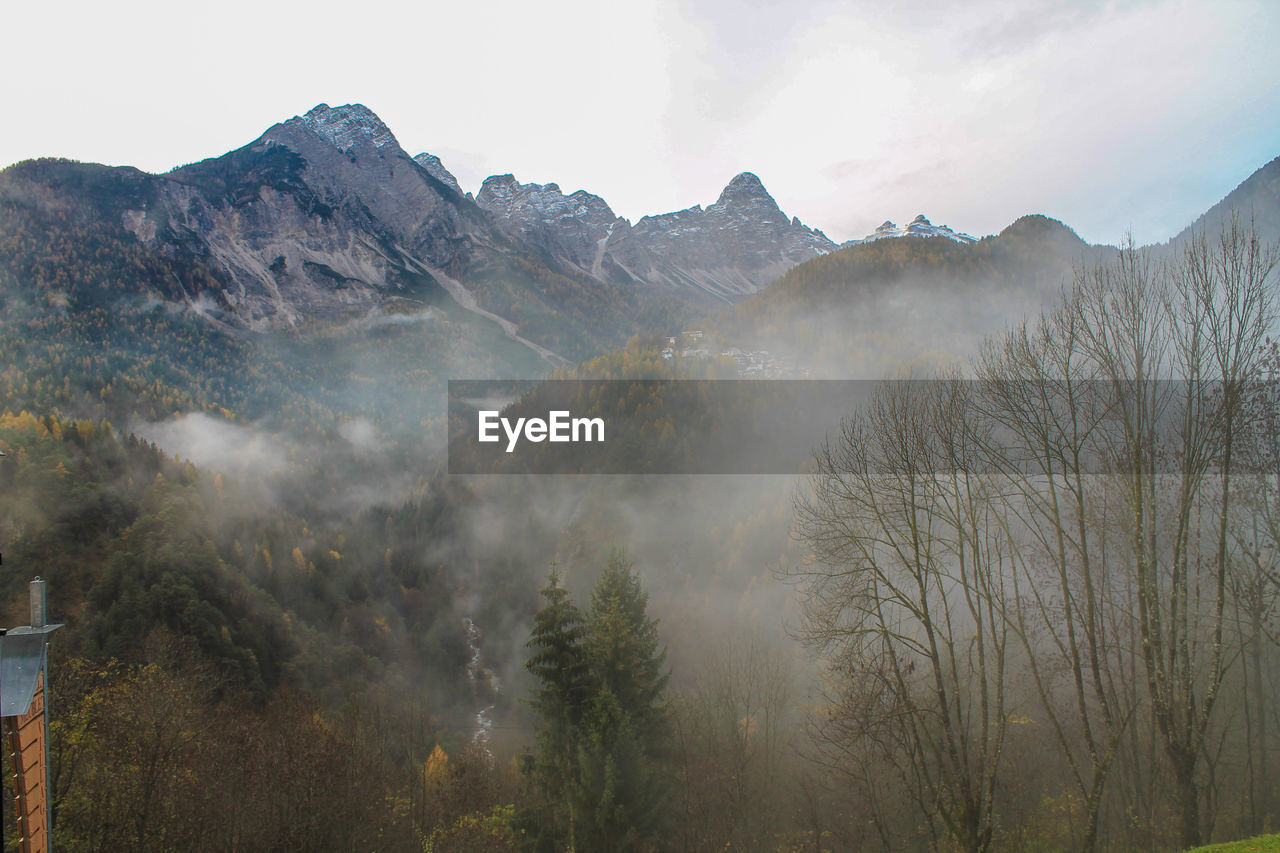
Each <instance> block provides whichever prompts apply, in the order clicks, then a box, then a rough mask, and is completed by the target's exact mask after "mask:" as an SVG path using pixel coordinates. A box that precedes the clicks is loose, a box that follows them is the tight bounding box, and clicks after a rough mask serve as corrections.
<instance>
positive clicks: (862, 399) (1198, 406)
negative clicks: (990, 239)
mask: <svg viewBox="0 0 1280 853" xmlns="http://www.w3.org/2000/svg"><path fill="white" fill-rule="evenodd" d="M1278 404H1280V394H1278V393H1277V389H1276V386H1275V384H1274V383H1267V382H1259V383H1253V384H1251V385H1248V386H1243V385H1241V386H1233V387H1231V388H1224V386H1223V385H1222V384H1221V383H1194V384H1193V383H1188V382H1181V381H1144V382H1134V383H1123V382H1121V383H1116V382H1106V381H1090V382H1079V381H1077V382H1075V383H1074V384H1067V383H1057V384H1054V383H1032V382H1025V381H1005V382H984V381H980V380H910V379H905V380H815V379H795V380H791V379H777V380H745V379H744V380H658V379H637V380H625V379H624V380H516V381H510V380H451V381H450V382H449V473H451V474H779V475H794V474H802V473H805V472H807V471H811V470H813V469H814V467H815V465H816V464H817V463H816V462H815V460H816V459H817V458H822V459H823V460H824V462H825V464H826V466H827V467H828V468H829V467H830V466H831V465H832V464H836V465H844V466H848V467H850V468H854V467H856V468H859V469H863V470H871V471H875V472H878V473H903V472H909V471H910V470H911V469H912V468H919V469H921V470H923V469H934V470H936V469H939V468H947V469H963V470H969V471H986V472H992V471H994V472H1001V471H1007V472H1009V473H1013V472H1019V473H1022V474H1028V473H1029V474H1050V473H1061V472H1062V471H1063V468H1064V466H1067V465H1068V464H1069V465H1070V466H1072V467H1074V468H1075V469H1076V470H1079V471H1080V472H1082V473H1108V472H1116V471H1123V470H1127V469H1129V468H1131V467H1132V466H1134V465H1140V466H1143V467H1144V468H1150V469H1151V470H1152V471H1157V472H1161V473H1168V472H1171V471H1178V470H1182V469H1184V468H1186V467H1187V466H1193V467H1195V468H1197V469H1198V470H1200V471H1202V472H1208V471H1211V470H1213V469H1214V468H1215V466H1216V465H1217V463H1218V461H1219V460H1217V459H1216V458H1215V453H1217V452H1218V451H1219V450H1220V449H1221V447H1222V446H1223V442H1224V440H1225V437H1226V435H1225V433H1223V434H1222V435H1214V434H1213V433H1214V432H1215V431H1217V432H1222V431H1223V430H1224V429H1226V428H1228V427H1230V428H1231V429H1232V430H1233V433H1232V435H1233V436H1234V438H1233V439H1232V440H1233V441H1235V442H1236V447H1237V452H1236V456H1235V458H1234V461H1233V466H1238V467H1239V468H1241V469H1244V468H1253V469H1257V468H1259V467H1261V468H1262V469H1264V470H1266V469H1268V467H1269V466H1271V467H1274V463H1275V457H1276V456H1277V455H1278V454H1277V453H1276V452H1274V451H1273V450H1271V449H1269V448H1271V447H1276V446H1280V442H1277V441H1276V440H1275V437H1276V435H1277V433H1280V429H1277V426H1280V419H1277V417H1276V413H1277V411H1280V405H1278ZM855 414H856V415H857V416H856V417H855ZM1189 430H1191V431H1192V432H1188V431H1189ZM1206 430H1207V431H1209V433H1206V432H1205V431H1206ZM1192 434H1194V435H1197V436H1199V439H1200V449H1199V450H1198V451H1195V453H1193V454H1192V455H1191V456H1188V451H1187V448H1188V447H1189V444H1188V442H1187V440H1186V439H1187V437H1188V435H1192ZM1206 436H1207V437H1208V438H1209V439H1210V440H1209V441H1207V442H1206V441H1204V439H1205V438H1206ZM1195 454H1199V455H1195Z"/></svg>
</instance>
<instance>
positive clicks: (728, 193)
mask: <svg viewBox="0 0 1280 853" xmlns="http://www.w3.org/2000/svg"><path fill="white" fill-rule="evenodd" d="M760 201H767V202H768V203H769V204H771V205H773V206H774V207H777V203H776V202H775V201H774V200H773V196H771V195H769V191H768V190H766V189H765V188H764V184H763V183H762V182H761V181H760V179H759V178H758V177H756V176H755V175H754V174H752V173H751V172H742V173H741V174H739V175H737V176H735V177H734V179H733V180H732V181H730V182H729V183H728V184H727V185H726V186H725V188H724V190H722V191H721V193H720V198H719V199H717V200H716V204H717V205H719V206H720V207H727V206H729V205H733V204H740V203H749V202H760Z"/></svg>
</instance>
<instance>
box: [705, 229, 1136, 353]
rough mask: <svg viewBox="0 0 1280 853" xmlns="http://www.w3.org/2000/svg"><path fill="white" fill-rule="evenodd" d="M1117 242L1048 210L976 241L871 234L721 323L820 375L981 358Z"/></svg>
mask: <svg viewBox="0 0 1280 853" xmlns="http://www.w3.org/2000/svg"><path fill="white" fill-rule="evenodd" d="M1114 251H1115V250H1114V249H1113V248H1111V247H1106V246H1090V245H1088V244H1086V243H1085V242H1084V241H1083V240H1081V239H1080V237H1079V236H1078V235H1077V234H1076V233H1075V232H1074V231H1072V230H1071V229H1070V228H1068V227H1067V226H1065V225H1063V224H1062V223H1061V222H1058V221H1057V220H1054V219H1049V218H1048V217H1045V216H1024V217H1022V218H1021V219H1019V220H1017V221H1016V222H1014V223H1013V224H1012V225H1010V226H1009V227H1008V228H1006V229H1004V230H1003V231H1002V232H1000V234H998V235H996V236H993V237H986V238H983V239H982V240H979V241H976V242H972V243H970V242H965V241H962V240H955V239H927V240H924V239H922V240H908V239H878V240H871V241H869V242H864V243H860V244H856V245H852V246H849V247H848V248H844V249H841V250H840V251H838V252H833V253H831V254H829V255H826V256H825V257H821V258H817V259H815V260H812V261H809V262H808V263H805V264H801V265H799V266H797V267H795V268H793V269H792V270H790V271H789V272H788V273H787V274H786V275H784V276H783V277H782V278H781V279H779V280H778V281H777V282H776V283H775V284H773V285H772V286H770V287H768V288H766V289H765V290H763V291H761V292H760V293H757V294H756V295H755V296H753V297H751V298H750V299H748V300H747V301H745V302H744V303H742V304H741V305H739V306H738V307H737V309H736V310H735V311H734V312H733V315H732V316H731V317H730V318H727V319H726V321H725V323H724V324H723V327H722V328H721V329H720V330H717V331H719V332H720V333H721V336H722V337H723V338H724V339H725V340H724V342H725V343H732V344H733V345H736V346H738V347H739V348H742V349H751V350H758V349H762V348H763V349H768V350H770V351H772V352H775V353H777V354H779V355H783V356H786V357H787V358H789V359H791V360H792V361H794V362H796V363H800V364H803V365H805V366H807V367H808V368H810V370H811V375H814V376H832V377H840V378H846V377H852V378H879V377H881V376H883V375H886V374H888V373H893V372H895V371H897V370H899V369H901V368H902V367H903V366H905V365H914V366H917V367H927V366H932V365H938V364H943V363H948V362H952V361H954V360H956V359H963V358H967V357H971V356H973V355H975V354H976V353H977V350H978V346H979V345H980V344H981V342H982V340H983V339H984V338H985V337H986V336H988V335H991V334H995V333H998V332H1000V331H1002V330H1003V329H1005V328H1007V327H1008V326H1009V325H1010V324H1012V323H1015V322H1017V321H1018V320H1020V319H1021V318H1023V317H1027V316H1032V315H1035V314H1038V313H1039V312H1040V310H1041V309H1042V307H1043V306H1044V305H1046V304H1047V303H1048V302H1049V301H1051V300H1052V299H1055V298H1056V297H1057V296H1058V293H1059V290H1060V288H1062V287H1063V286H1065V285H1068V284H1069V283H1070V281H1071V278H1072V272H1073V265H1075V264H1078V263H1081V262H1083V263H1092V262H1094V261H1096V260H1099V259H1102V258H1105V257H1109V256H1110V255H1111V254H1112V253H1113V252H1114Z"/></svg>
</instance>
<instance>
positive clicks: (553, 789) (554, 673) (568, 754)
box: [525, 566, 593, 849]
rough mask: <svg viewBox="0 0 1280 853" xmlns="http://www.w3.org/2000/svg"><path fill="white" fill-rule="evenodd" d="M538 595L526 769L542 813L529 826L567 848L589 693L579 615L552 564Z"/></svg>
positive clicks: (571, 845)
mask: <svg viewBox="0 0 1280 853" xmlns="http://www.w3.org/2000/svg"><path fill="white" fill-rule="evenodd" d="M542 595H543V597H544V598H545V599H546V604H545V606H543V608H542V609H541V610H539V611H538V613H537V615H536V616H534V620H533V631H532V633H531V636H530V637H529V642H528V644H527V647H528V648H529V650H530V656H529V659H528V661H526V662H525V668H526V669H528V670H529V672H531V673H532V674H533V675H534V677H535V678H537V679H538V683H539V687H538V689H537V691H536V692H535V693H534V695H533V699H532V700H531V701H530V706H531V707H532V708H533V712H534V715H535V718H536V720H537V722H536V734H537V741H538V750H537V754H536V755H535V756H531V757H530V759H531V760H530V761H528V762H526V770H527V772H528V773H529V774H530V776H532V778H533V780H534V783H535V784H536V785H537V786H538V788H539V789H540V790H541V791H542V794H543V795H544V796H545V797H546V801H547V802H546V806H547V814H545V815H543V816H542V818H541V819H540V820H538V821H537V822H538V823H541V824H542V825H541V826H537V827H531V828H534V829H537V830H540V831H539V832H538V833H537V834H538V836H539V841H540V842H541V843H542V844H544V845H545V844H547V843H550V844H552V845H553V846H555V845H557V844H558V843H559V842H561V841H563V842H566V843H567V844H568V846H569V849H573V848H574V825H575V808H574V805H575V801H576V800H577V798H578V797H577V790H578V786H577V784H576V783H577V778H578V772H577V763H578V752H579V749H578V740H579V729H580V726H581V723H582V718H583V715H584V713H585V710H586V706H587V703H588V701H589V700H590V697H591V693H592V692H593V691H592V685H591V682H590V672H589V669H588V666H587V659H586V650H585V646H584V639H585V628H584V625H583V620H582V615H581V613H580V612H579V610H578V607H577V605H575V604H574V603H573V601H572V599H570V598H569V593H568V592H567V591H566V590H565V588H564V587H562V586H561V585H560V573H559V572H558V571H557V569H556V568H555V567H554V566H553V567H552V569H551V573H550V575H549V576H548V578H547V585H546V587H544V588H543V590H542Z"/></svg>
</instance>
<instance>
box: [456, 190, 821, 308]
mask: <svg viewBox="0 0 1280 853" xmlns="http://www.w3.org/2000/svg"><path fill="white" fill-rule="evenodd" d="M476 203H477V204H479V205H480V206H481V207H483V208H485V209H487V210H490V211H492V212H493V213H495V214H497V215H498V216H500V217H502V218H504V219H505V220H507V221H508V222H510V223H511V225H512V226H513V227H514V228H515V229H516V231H517V232H518V233H519V234H520V236H521V237H523V238H524V239H526V240H528V241H530V242H531V243H533V244H534V245H536V246H538V247H540V248H541V249H543V250H544V251H546V252H548V253H549V254H550V255H552V256H553V257H556V258H561V259H564V260H566V261H567V262H569V263H571V264H573V265H575V266H576V267H578V268H579V269H581V270H583V271H584V272H588V273H590V274H591V275H592V276H594V277H596V278H600V279H602V280H610V281H632V282H635V283H638V284H651V285H662V286H664V287H669V288H672V289H674V290H675V291H677V292H681V291H693V292H694V293H703V294H706V295H709V296H711V297H714V298H716V299H722V300H726V301H736V300H738V299H741V298H742V297H744V296H748V295H750V294H752V293H754V292H756V291H757V290H759V289H760V288H762V287H764V286H765V285H767V284H769V283H770V282H772V281H774V280H776V279H777V278H778V276H780V275H782V273H784V272H786V271H787V270H788V269H790V268H791V267H793V266H795V265H796V264H798V263H802V262H804V261H806V260H809V259H811V258H815V257H818V256H820V255H823V254H826V253H827V252H830V251H834V250H835V248H836V245H835V243H833V242H832V241H831V240H829V239H828V238H827V236H826V235H825V234H823V233H822V232H821V231H818V230H816V229H813V228H809V227H807V226H805V225H803V224H802V223H801V222H800V220H799V219H796V218H790V219H788V217H787V216H786V214H784V213H783V212H782V210H781V209H779V207H778V205H777V203H776V202H775V201H774V200H773V197H772V196H771V195H769V193H768V191H767V190H766V189H765V188H764V185H763V184H762V183H761V182H760V179H759V178H757V177H756V176H755V175H753V174H751V173H750V172H744V173H742V174H740V175H738V176H737V177H735V178H734V179H733V180H732V181H730V182H729V184H728V186H726V187H725V188H724V191H723V192H722V193H721V194H720V198H719V199H718V200H717V201H716V202H715V204H712V205H710V206H709V207H707V208H705V209H704V208H703V207H702V206H701V205H698V206H695V207H691V208H688V209H686V210H680V211H676V212H674V213H665V214H661V215H658V216H646V217H644V218H642V219H641V220H640V221H639V222H637V223H635V224H634V225H632V224H631V223H630V222H629V221H628V220H626V219H623V218H620V217H618V216H616V215H615V214H614V212H613V210H612V209H611V208H610V207H609V205H608V204H607V203H606V202H605V201H604V199H602V198H600V197H599V196H596V195H592V194H591V193H588V192H586V191H584V190H579V191H577V192H575V193H573V194H572V195H569V196H566V195H564V194H563V193H562V192H561V190H560V187H559V186H558V185H556V184H522V183H520V182H519V181H517V180H516V179H515V178H514V177H513V176H511V175H497V176H494V177H491V178H488V179H487V180H486V181H485V182H484V185H483V186H482V187H481V189H480V192H479V194H478V195H477V196H476Z"/></svg>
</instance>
